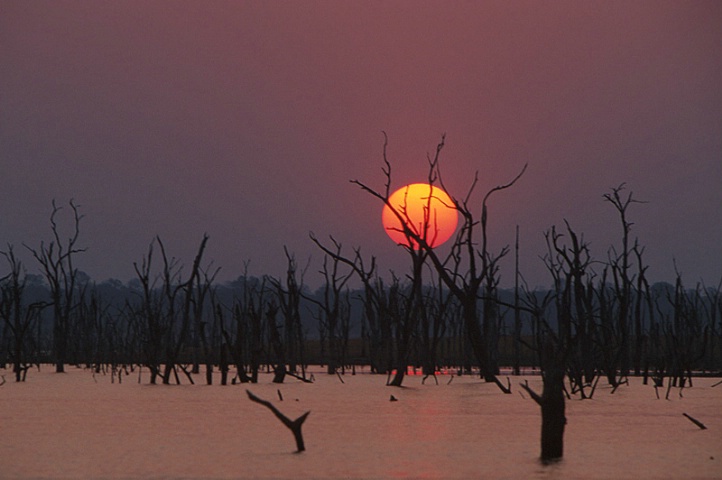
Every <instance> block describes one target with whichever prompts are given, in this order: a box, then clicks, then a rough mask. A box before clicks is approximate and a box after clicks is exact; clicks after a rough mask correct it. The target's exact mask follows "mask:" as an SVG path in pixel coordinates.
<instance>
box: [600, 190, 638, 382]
mask: <svg viewBox="0 0 722 480" xmlns="http://www.w3.org/2000/svg"><path fill="white" fill-rule="evenodd" d="M625 186H626V185H625V184H624V183H622V184H621V185H619V186H618V187H615V188H612V191H611V193H605V194H604V199H605V201H607V202H609V203H611V204H612V205H613V206H614V208H615V209H616V210H617V212H618V213H619V219H620V221H621V222H622V251H621V252H617V251H616V249H615V248H614V247H612V248H611V250H610V253H609V256H610V265H611V267H612V278H613V280H614V291H615V295H616V297H617V300H618V306H617V315H616V320H617V325H616V326H617V328H618V331H619V334H620V339H621V345H620V349H621V350H620V354H621V355H620V361H619V364H620V374H621V376H622V377H626V376H627V375H629V367H630V361H629V360H630V358H629V357H630V355H629V351H630V343H629V316H630V306H631V299H632V286H633V282H634V276H633V275H632V273H631V272H630V267H631V260H630V257H631V253H632V249H631V248H630V244H629V242H630V238H629V233H630V231H631V229H632V225H634V224H633V223H632V222H630V221H629V219H628V216H627V210H628V209H629V207H630V205H632V204H633V203H645V202H642V201H640V200H636V199H634V198H633V195H632V192H629V194H628V195H627V196H626V197H624V196H623V195H622V192H623V190H624V189H625Z"/></svg>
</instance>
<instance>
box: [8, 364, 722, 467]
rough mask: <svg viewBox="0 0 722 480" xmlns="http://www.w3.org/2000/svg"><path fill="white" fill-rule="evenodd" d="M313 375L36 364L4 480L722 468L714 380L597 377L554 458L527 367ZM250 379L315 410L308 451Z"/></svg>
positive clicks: (721, 417) (23, 392) (21, 395)
mask: <svg viewBox="0 0 722 480" xmlns="http://www.w3.org/2000/svg"><path fill="white" fill-rule="evenodd" d="M5 377H6V378H7V379H8V380H10V375H7V374H6V375H5ZM315 378H316V382H315V383H314V384H304V383H300V382H298V381H297V380H294V379H290V380H288V381H287V383H285V384H283V385H281V386H280V387H279V386H278V385H274V384H272V383H270V377H263V378H262V380H261V383H259V384H258V385H251V386H247V385H244V386H240V385H235V386H225V387H222V386H220V385H213V386H205V385H180V386H161V385H157V386H151V385H147V384H145V383H146V382H147V372H146V375H145V376H144V378H143V382H144V383H143V384H138V383H137V377H136V376H134V377H132V378H131V377H129V378H125V379H124V381H123V383H122V384H120V385H119V384H118V383H117V381H116V382H115V383H111V381H110V377H109V376H102V375H96V376H95V378H94V377H93V375H92V374H91V373H90V372H88V371H84V370H79V369H77V370H76V369H71V370H70V371H69V372H68V373H65V374H55V373H51V368H50V367H44V369H43V371H42V372H37V371H30V372H29V376H28V381H27V382H26V383H22V384H15V383H13V382H10V381H8V383H6V384H5V385H2V386H0V478H3V479H13V478H111V479H113V478H148V477H155V478H409V477H411V478H543V479H546V478H549V479H593V478H629V479H631V478H634V479H638V478H660V479H661V478H665V479H681V478H709V479H711V478H722V385H720V386H717V387H714V388H713V387H711V385H712V384H713V383H715V382H716V381H718V379H704V378H698V379H695V380H694V387H693V388H686V389H684V390H683V392H682V394H683V396H682V397H681V398H680V396H679V390H678V389H674V390H673V391H672V394H671V395H670V400H664V399H661V400H657V399H656V396H655V392H654V388H653V387H651V386H644V385H642V384H641V381H639V380H638V379H632V383H631V386H629V387H627V386H624V387H621V388H620V389H618V390H617V392H616V393H614V394H611V393H610V389H609V388H602V387H601V386H600V387H599V388H598V390H597V392H596V394H595V396H594V399H592V400H584V401H580V400H572V401H570V402H568V403H567V419H568V425H567V430H566V436H565V457H564V460H563V461H562V462H560V463H558V464H555V465H553V466H543V465H541V464H540V463H539V462H538V460H537V458H538V453H539V429H540V416H539V408H538V407H537V405H536V404H535V403H534V402H533V401H532V400H531V399H529V398H528V397H527V396H526V395H524V396H522V394H520V393H519V390H520V389H519V388H517V387H516V385H518V382H516V381H517V380H519V379H514V378H512V381H513V382H516V383H514V384H513V386H514V394H513V395H504V394H502V393H501V392H500V391H499V390H498V388H497V387H496V386H495V385H493V384H487V383H484V382H481V381H480V380H478V379H476V378H471V377H456V378H454V379H453V381H452V382H451V384H449V385H447V382H448V380H449V377H448V376H443V377H441V378H440V379H439V380H440V382H439V385H435V384H434V382H433V381H431V382H429V381H427V382H426V385H422V384H421V377H407V379H406V381H405V384H406V385H407V386H408V388H403V389H398V388H391V387H387V386H385V382H386V378H385V377H383V376H373V375H368V374H359V375H355V376H350V375H347V376H345V377H344V380H345V383H343V384H342V383H341V382H340V381H339V379H338V378H337V377H335V376H327V375H324V374H321V373H320V372H318V373H316V374H315ZM197 381H198V382H202V378H201V377H199V378H198V379H197ZM529 382H530V385H532V386H533V387H536V388H537V390H540V379H539V378H538V377H529ZM600 384H601V382H600ZM245 388H250V389H251V390H252V391H253V392H254V393H255V394H256V395H258V396H260V397H262V398H265V399H267V400H271V401H273V403H274V404H275V405H276V406H277V407H278V408H279V409H281V410H282V411H283V412H285V413H286V414H287V415H288V416H290V417H293V418H295V417H296V416H299V415H301V414H302V413H303V412H305V411H307V410H310V411H311V415H310V416H309V417H308V419H307V421H306V423H305V424H304V427H303V431H304V438H305V441H306V448H307V451H306V452H304V453H302V454H296V453H293V452H294V451H295V443H294V441H293V437H292V435H291V433H290V431H289V430H287V429H286V428H285V427H284V426H283V425H282V424H281V423H280V422H279V421H278V420H277V419H276V418H275V417H274V416H273V415H272V414H271V412H270V411H268V410H267V409H265V408H264V407H263V406H261V405H258V404H255V403H252V402H250V401H249V400H248V398H247V397H246V394H245ZM279 388H280V390H281V392H282V394H283V397H284V401H282V402H281V401H279V399H278V394H277V389H279ZM660 393H661V395H662V397H663V398H664V393H665V392H663V391H662V392H660ZM390 395H394V396H395V397H397V398H398V400H399V401H398V402H390V401H389V398H390ZM682 413H688V414H689V415H692V416H693V417H695V418H697V419H698V420H700V421H702V422H703V423H704V424H705V425H706V426H707V427H708V429H707V430H700V429H699V428H698V427H697V426H695V425H694V424H693V423H692V422H690V421H689V420H687V419H686V418H684V416H683V415H682Z"/></svg>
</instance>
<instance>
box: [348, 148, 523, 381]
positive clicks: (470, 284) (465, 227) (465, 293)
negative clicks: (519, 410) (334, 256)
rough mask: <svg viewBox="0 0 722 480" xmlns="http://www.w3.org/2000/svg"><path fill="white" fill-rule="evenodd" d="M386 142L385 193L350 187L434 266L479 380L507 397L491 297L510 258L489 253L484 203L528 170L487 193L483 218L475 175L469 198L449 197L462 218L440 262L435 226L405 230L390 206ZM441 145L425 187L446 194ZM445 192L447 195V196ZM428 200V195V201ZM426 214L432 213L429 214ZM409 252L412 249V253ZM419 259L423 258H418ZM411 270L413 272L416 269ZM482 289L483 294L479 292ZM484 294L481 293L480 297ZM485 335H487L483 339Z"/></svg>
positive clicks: (401, 218)
mask: <svg viewBox="0 0 722 480" xmlns="http://www.w3.org/2000/svg"><path fill="white" fill-rule="evenodd" d="M387 143H388V142H387V140H386V141H385V142H384V154H383V156H384V169H383V171H384V174H385V175H386V184H385V186H386V188H385V191H384V192H383V193H381V192H379V191H377V190H375V189H373V188H371V187H369V186H367V185H366V184H364V183H363V182H361V181H359V180H352V181H351V182H352V183H354V184H356V185H358V186H359V187H361V189H362V190H364V191H366V192H368V193H370V194H371V195H373V196H375V197H376V198H378V199H380V200H381V201H382V202H384V204H386V205H387V206H388V207H389V208H390V209H391V211H392V212H393V213H394V215H395V216H396V217H397V218H398V219H399V221H400V223H401V225H402V229H403V233H404V235H406V236H407V237H408V238H409V239H410V240H413V242H414V243H415V244H416V245H418V247H419V249H418V252H419V253H417V255H418V256H419V257H420V258H423V259H426V258H427V257H428V259H429V260H430V261H431V262H432V264H433V265H434V267H435V268H436V271H437V273H438V275H439V277H440V278H441V279H442V281H443V282H444V284H445V285H446V287H447V288H449V290H450V291H451V292H452V293H453V294H454V295H455V296H456V297H457V299H458V300H459V302H460V303H461V305H462V308H463V317H464V325H465V331H466V336H467V338H468V339H469V341H470V343H471V346H472V350H473V351H474V354H475V357H476V360H477V362H478V364H479V367H480V370H481V372H482V375H483V377H484V378H485V379H486V380H487V381H491V382H495V383H496V384H497V385H498V386H499V387H500V388H501V390H502V391H504V392H505V393H510V390H509V389H508V388H507V387H505V386H504V385H503V384H502V383H501V382H499V380H498V378H497V376H496V375H497V370H498V365H496V364H495V358H496V355H495V349H496V345H494V344H493V343H492V340H493V339H494V338H495V335H494V329H495V328H496V326H497V325H498V323H497V322H498V318H496V316H495V314H496V310H495V308H496V305H495V300H496V299H495V298H494V289H495V287H496V284H497V278H496V276H495V274H496V273H497V269H496V267H497V265H498V261H499V259H501V258H502V257H503V256H505V255H506V254H507V253H508V248H503V249H502V250H501V251H500V252H499V253H498V254H496V255H492V254H491V253H490V252H489V246H488V235H487V220H488V205H487V204H488V201H489V198H490V197H491V196H492V195H493V194H494V193H496V192H499V191H502V190H506V189H508V188H510V187H511V186H513V185H514V184H515V183H516V182H517V181H518V180H519V178H521V176H522V175H523V174H524V172H525V171H526V167H527V166H526V165H525V166H524V168H523V169H522V170H521V172H520V173H519V174H518V175H517V176H516V177H514V179H513V180H512V181H511V182H509V183H506V184H503V185H499V186H497V187H494V188H492V189H491V190H489V191H488V192H487V193H486V195H485V196H484V198H483V200H482V202H481V217H480V219H479V217H477V216H476V215H475V214H474V212H473V209H472V207H471V205H470V204H471V195H472V193H473V191H474V189H475V187H476V185H477V183H478V172H477V174H476V175H475V177H474V181H473V182H472V185H471V187H470V188H469V191H468V193H467V195H466V196H465V197H464V198H463V199H457V198H455V197H454V196H451V198H452V202H453V205H448V208H454V209H456V210H457V211H458V212H459V214H460V215H461V217H462V226H461V228H460V230H459V233H458V234H457V236H456V240H455V241H454V243H453V245H452V247H451V252H450V253H449V255H448V256H446V257H445V258H442V257H441V256H440V255H439V254H438V253H437V251H436V250H435V249H434V248H433V246H432V245H433V238H435V230H434V225H433V224H432V223H431V221H430V219H428V218H427V219H425V221H424V223H423V225H422V227H421V228H420V229H418V228H411V227H409V222H408V216H407V215H406V214H405V212H404V209H403V208H401V209H399V208H397V207H396V206H394V205H391V204H390V202H389V187H390V184H391V164H390V162H389V161H388V159H387V155H386V148H387ZM444 144H445V137H442V139H441V142H440V143H439V144H438V145H437V147H436V153H435V155H434V156H433V157H428V163H429V175H428V183H429V184H430V185H434V184H439V185H440V186H441V188H442V189H444V190H446V188H445V187H444V183H443V181H442V177H441V172H440V165H439V161H440V154H441V151H442V149H443V147H444ZM447 193H448V192H447ZM431 198H432V196H431V195H429V202H430V201H431ZM427 210H428V211H430V208H428V209H427ZM479 227H480V229H481V232H480V235H481V248H480V249H479V248H478V245H477V238H476V234H477V233H479V232H478V230H477V229H478V228H479ZM411 250H413V249H411ZM422 255H423V256H422ZM414 268H417V267H416V265H414ZM482 287H483V290H482ZM482 292H483V294H482ZM480 297H481V298H482V299H483V300H484V302H485V303H484V307H483V313H484V318H482V322H483V327H482V326H481V325H480V324H479V312H478V300H479V298H480ZM485 333H486V335H485Z"/></svg>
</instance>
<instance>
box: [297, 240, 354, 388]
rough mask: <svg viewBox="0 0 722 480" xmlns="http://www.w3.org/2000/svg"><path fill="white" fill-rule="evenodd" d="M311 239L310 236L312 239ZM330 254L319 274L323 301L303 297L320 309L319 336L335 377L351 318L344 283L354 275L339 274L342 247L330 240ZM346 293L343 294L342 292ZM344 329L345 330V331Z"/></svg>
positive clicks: (329, 370) (328, 370)
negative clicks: (325, 345) (331, 245)
mask: <svg viewBox="0 0 722 480" xmlns="http://www.w3.org/2000/svg"><path fill="white" fill-rule="evenodd" d="M311 238H312V239H314V237H313V236H311ZM331 241H332V242H333V244H334V251H333V253H330V254H326V255H325V256H324V259H323V266H322V269H321V271H320V272H319V273H321V274H322V275H323V278H324V280H325V281H324V284H323V287H321V288H322V294H323V296H322V300H321V301H318V300H316V299H315V298H312V297H309V296H305V298H306V299H307V300H309V301H311V302H312V303H314V304H316V306H317V307H318V309H319V317H318V319H319V323H320V325H321V327H320V330H321V333H322V341H323V339H326V340H327V341H328V356H327V357H326V360H327V372H328V374H329V375H335V374H336V370H337V368H338V367H339V366H342V365H343V360H344V353H345V352H344V345H347V344H348V328H347V326H348V321H349V317H350V315H351V312H350V308H351V306H350V300H349V294H348V291H347V289H346V284H347V282H348V281H349V280H350V279H351V276H352V275H353V270H351V271H350V272H346V273H341V272H340V271H339V268H340V267H341V260H340V255H341V244H340V243H339V242H337V241H336V240H335V239H334V238H333V237H332V238H331ZM345 289H346V291H345V292H344V290H345ZM344 326H346V328H344Z"/></svg>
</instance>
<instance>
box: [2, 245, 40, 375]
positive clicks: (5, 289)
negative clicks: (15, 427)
mask: <svg viewBox="0 0 722 480" xmlns="http://www.w3.org/2000/svg"><path fill="white" fill-rule="evenodd" d="M0 255H2V256H3V257H4V258H5V260H6V261H7V264H8V266H9V267H10V273H8V274H7V275H6V276H4V277H2V278H0V320H2V321H3V324H4V327H5V328H4V329H5V330H6V331H9V333H10V335H9V336H8V338H7V341H8V346H9V348H8V350H9V354H10V355H9V357H10V361H11V363H12V365H13V373H14V374H15V381H16V382H21V381H25V378H26V375H27V371H28V369H29V368H30V366H31V362H30V355H29V353H30V352H29V350H30V348H29V347H30V345H29V343H30V340H31V335H30V334H31V332H32V329H33V327H34V325H35V324H36V323H37V322H38V320H39V314H40V311H41V310H42V309H43V308H44V307H45V306H46V305H47V304H46V303H44V302H34V303H31V304H27V302H26V299H25V285H26V277H25V270H24V268H23V265H22V262H21V261H20V260H19V259H18V258H17V256H15V253H14V252H13V248H12V246H11V245H9V246H8V249H7V251H4V252H0Z"/></svg>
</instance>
